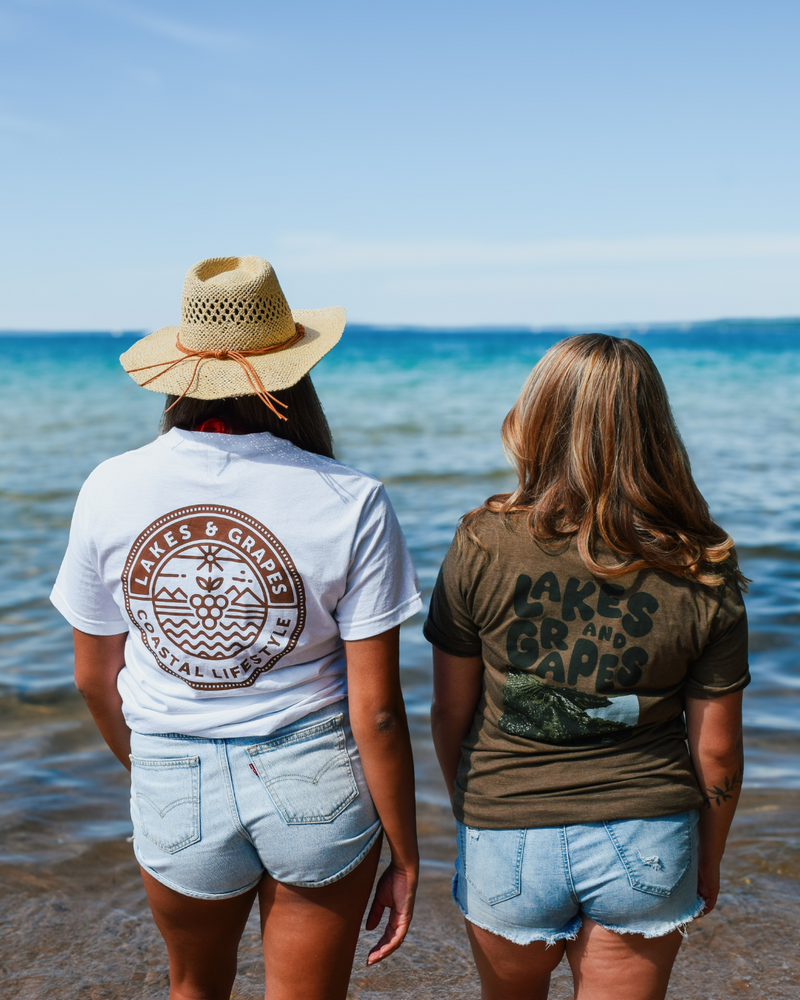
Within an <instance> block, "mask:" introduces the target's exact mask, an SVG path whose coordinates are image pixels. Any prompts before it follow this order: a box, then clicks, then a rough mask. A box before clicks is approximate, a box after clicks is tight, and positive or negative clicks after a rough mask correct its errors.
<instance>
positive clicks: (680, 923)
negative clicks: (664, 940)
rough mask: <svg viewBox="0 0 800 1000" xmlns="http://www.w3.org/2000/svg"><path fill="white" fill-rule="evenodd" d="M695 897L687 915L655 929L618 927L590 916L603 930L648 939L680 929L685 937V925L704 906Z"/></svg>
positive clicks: (695, 917) (699, 899) (700, 913)
mask: <svg viewBox="0 0 800 1000" xmlns="http://www.w3.org/2000/svg"><path fill="white" fill-rule="evenodd" d="M697 898H698V902H697V904H696V906H695V908H694V910H692V912H691V913H690V914H689V916H688V917H681V918H680V920H671V921H669V923H665V924H659V925H658V926H657V927H656V928H655V929H652V928H651V929H649V930H641V929H639V928H637V927H618V926H617V925H616V924H604V923H603V921H602V920H597V919H596V918H595V917H592V920H594V922H595V923H596V924H598V925H599V926H600V927H602V928H603V930H606V931H611V932H612V933H614V934H641V936H642V937H643V938H645V939H646V940H648V941H649V940H651V939H652V938H660V937H666V936H667V934H671V933H672V932H673V931H680V932H681V934H682V935H683V936H684V937H686V934H687V931H686V928H687V926H688V925H689V924H690V923H691V922H692V921H693V920H696V919H697V918H698V917H699V916H701V915H702V913H703V910H704V909H705V906H706V904H705V900H704V899H701V898H700V897H699V896H698V897H697Z"/></svg>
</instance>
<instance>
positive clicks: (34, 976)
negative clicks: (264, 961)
mask: <svg viewBox="0 0 800 1000" xmlns="http://www.w3.org/2000/svg"><path fill="white" fill-rule="evenodd" d="M452 831H453V826H452V821H451V819H450V818H449V816H448V815H447V813H446V811H445V810H444V809H443V808H442V807H441V806H440V805H437V804H433V803H425V802H423V803H421V805H420V810H419V833H420V843H421V846H422V856H423V868H422V883H421V888H420V895H419V904H418V908H417V913H416V917H415V921H414V924H413V927H412V930H411V932H410V935H409V938H408V940H407V942H406V944H405V945H404V946H403V948H402V949H401V950H400V952H399V953H398V954H397V955H395V956H393V957H392V958H391V959H389V960H387V961H386V962H384V963H383V964H382V965H380V966H378V967H377V968H375V969H371V970H369V971H367V970H366V969H365V968H364V967H363V963H364V959H365V956H366V952H367V950H368V948H369V946H370V943H371V942H372V941H374V940H375V939H376V935H375V934H374V933H373V934H366V933H364V934H363V935H362V941H361V944H360V946H359V951H358V956H357V959H356V966H355V970H354V973H353V977H352V983H351V989H350V994H349V996H350V997H352V998H353V1000H356V998H358V1000H368V998H373V997H374V998H386V1000H389V998H392V1000H401V998H403V1000H405V998H411V997H413V998H418V1000H425V998H429V997H430V998H433V997H436V998H453V1000H456V998H477V997H478V996H479V989H478V984H477V980H476V977H475V974H474V971H473V968H472V963H471V960H470V956H469V948H468V946H467V942H466V937H465V935H464V931H463V927H462V922H461V917H460V914H459V912H458V910H457V908H456V906H455V904H453V903H452V901H451V899H450V873H451V870H452V858H453V835H452ZM22 835H23V834H22V831H21V830H19V829H17V831H16V836H17V837H21V836H22ZM69 853H70V856H67V857H62V858H61V859H60V860H55V861H53V862H51V863H19V864H5V865H2V866H0V897H1V898H2V908H1V912H2V918H0V920H1V923H0V995H2V996H3V997H4V998H5V1000H41V998H44V997H62V998H73V997H74V998H86V1000H90V998H91V1000H112V998H113V1000H117V998H120V1000H122V998H124V1000H156V998H163V997H165V996H166V995H167V990H168V980H167V970H166V955H165V951H164V947H163V944H162V943H161V940H160V938H159V936H158V933H157V932H156V930H155V927H154V926H153V923H152V920H151V918H150V914H149V911H148V908H147V903H146V901H145V897H144V892H143V890H142V887H141V882H140V880H139V875H138V870H137V867H136V864H135V862H134V860H133V855H132V850H131V846H130V844H129V843H127V842H126V840H125V839H124V838H123V837H118V838H114V839H111V840H105V841H102V840H101V841H97V842H95V843H92V844H89V845H85V846H84V847H83V848H79V847H78V845H76V844H72V845H71V849H70V852H69ZM798 940H800V792H788V791H780V790H778V791H765V790H746V791H745V793H744V795H743V797H742V805H741V809H740V812H739V814H738V816H737V818H736V823H735V827H734V830H733V834H732V837H731V840H730V846H729V850H728V853H727V855H726V860H725V866H724V872H723V891H722V895H721V896H720V901H719V904H718V907H717V909H716V910H715V912H714V913H712V914H710V915H709V916H708V917H706V918H704V919H703V920H699V921H696V922H695V923H693V924H692V925H691V926H690V928H689V936H688V940H687V941H686V942H685V943H684V945H683V947H682V949H681V952H680V955H679V957H678V961H677V964H676V967H675V972H674V975H673V979H672V984H671V986H670V992H669V994H668V995H669V997H670V998H671V1000H717V998H727V997H764V998H769V1000H784V998H786V1000H796V998H797V997H798V994H799V993H800V985H799V984H800V954H799V953H798V950H797V947H796V943H797V941H798ZM233 996H234V997H235V998H237V1000H256V998H260V997H262V996H263V977H262V973H261V958H260V942H259V939H258V928H257V916H256V913H255V912H254V914H253V915H252V916H251V919H250V923H249V925H248V928H247V931H246V933H245V936H244V939H243V941H242V946H241V951H240V967H239V977H238V979H237V982H236V987H235V989H234V993H233ZM550 996H551V998H552V1000H567V998H569V997H571V996H572V989H571V980H570V976H569V970H568V967H567V966H566V963H565V962H562V964H561V966H559V968H558V969H557V970H556V973H555V975H554V977H553V985H552V988H551V991H550Z"/></svg>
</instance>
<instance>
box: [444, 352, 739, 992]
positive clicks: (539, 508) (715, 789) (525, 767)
mask: <svg viewBox="0 0 800 1000" xmlns="http://www.w3.org/2000/svg"><path fill="white" fill-rule="evenodd" d="M503 444H504V446H505V448H506V452H507V454H508V456H509V458H510V459H511V461H512V462H513V464H514V466H515V469H516V472H517V475H518V480H519V481H518V484H517V488H516V489H515V490H514V491H513V492H512V493H505V494H499V495H497V496H493V497H489V499H488V500H487V501H486V502H485V503H484V504H483V506H481V507H479V508H477V509H476V510H473V511H470V512H469V513H467V514H465V516H464V517H463V518H462V521H461V525H460V527H459V529H458V531H457V533H456V538H455V541H454V542H453V545H452V547H451V549H450V551H449V552H448V554H447V556H446V558H445V561H444V564H443V566H442V570H441V573H440V575H439V579H438V581H437V583H436V586H435V587H434V591H433V594H432V597H431V605H430V612H429V616H428V620H427V622H426V624H425V634H426V636H427V638H428V639H429V640H430V642H431V643H432V644H433V646H434V706H433V711H432V713H431V722H432V726H433V736H434V743H435V745H436V752H437V755H438V757H439V762H440V764H441V767H442V772H443V774H444V776H445V780H446V782H447V785H448V787H449V789H450V792H451V795H452V801H453V810H454V812H455V815H456V819H457V820H458V859H457V861H456V877H455V879H454V882H453V895H454V897H455V899H456V901H457V902H458V904H459V906H460V907H461V910H462V912H463V914H464V916H465V917H466V921H467V931H468V934H469V938H470V944H471V945H472V951H473V954H474V956H475V962H476V964H477V967H478V971H479V973H480V977H481V984H482V992H481V996H482V997H483V998H484V1000H545V998H546V997H547V994H548V987H549V982H550V973H551V972H552V971H553V969H555V967H556V966H557V965H558V963H559V961H560V960H561V959H562V957H563V956H564V955H565V954H566V957H567V959H568V961H569V964H570V966H571V968H572V972H573V976H574V979H575V996H576V997H577V998H579V1000H589V998H591V1000H618V998H624V1000H663V997H664V995H665V993H666V990H667V984H668V981H669V977H670V972H671V970H672V964H673V962H674V961H675V957H676V955H677V952H678V948H679V947H680V943H681V931H682V930H683V929H684V928H685V925H686V924H687V923H688V922H689V921H691V920H692V919H693V918H694V917H697V916H699V915H701V914H702V913H704V912H705V913H707V912H708V911H709V910H711V909H713V907H714V904H715V902H716V898H717V893H718V891H719V867H720V860H721V858H722V853H723V851H724V849H725V839H726V837H727V834H728V829H729V827H730V824H731V820H732V818H733V813H734V810H735V808H736V802H737V799H738V797H739V791H740V787H741V781H742V742H741V741H742V722H741V706H742V689H743V688H744V687H745V685H746V684H747V683H748V681H749V673H748V665H747V620H746V616H745V610H744V605H743V602H742V596H741V587H742V585H743V584H745V582H746V581H745V579H744V577H743V576H742V574H741V572H740V571H739V568H738V564H737V559H736V553H735V550H734V548H733V541H732V539H731V538H730V537H729V536H728V535H727V534H726V532H725V531H723V530H722V528H720V527H719V525H717V524H715V523H714V521H713V520H712V519H711V516H710V515H709V511H708V506H707V504H706V502H705V500H704V499H703V497H702V495H701V494H700V491H699V490H698V488H697V486H696V484H695V482H694V480H693V478H692V474H691V470H690V467H689V461H688V458H687V455H686V451H685V449H684V447H683V444H682V442H681V440H680V436H679V434H678V430H677V427H676V426H675V422H674V419H673V417H672V413H671V410H670V406H669V400H668V399H667V393H666V390H665V388H664V385H663V383H662V381H661V377H660V375H659V374H658V371H657V369H656V367H655V365H654V364H653V362H652V360H651V358H650V356H649V355H648V354H647V352H646V351H645V350H644V349H643V348H642V347H640V346H639V345H638V344H636V343H634V342H632V341H630V340H622V339H619V338H616V337H610V336H604V335H601V334H586V335H581V336H576V337H570V338H568V339H566V340H562V341H561V342H560V343H558V344H556V345H555V346H554V347H552V348H551V349H550V350H549V351H548V352H547V354H545V356H544V357H543V358H542V360H541V361H540V362H539V363H538V364H537V365H536V367H535V368H534V369H533V371H532V372H531V374H530V376H529V378H528V380H527V382H526V383H525V385H524V387H523V389H522V392H521V394H520V396H519V399H518V400H517V402H516V403H515V404H514V406H513V407H512V409H511V411H510V413H509V414H508V416H507V417H506V420H505V423H504V424H503ZM687 742H688V747H687ZM698 811H699V814H698Z"/></svg>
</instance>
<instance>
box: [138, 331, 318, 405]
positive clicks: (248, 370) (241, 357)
mask: <svg viewBox="0 0 800 1000" xmlns="http://www.w3.org/2000/svg"><path fill="white" fill-rule="evenodd" d="M294 326H295V333H294V336H293V337H292V338H291V339H290V340H287V341H286V342H285V343H283V344H273V345H272V346H270V347H262V348H260V349H256V350H253V351H235V350H229V349H227V348H224V349H223V350H220V351H196V350H194V349H193V348H191V347H184V345H183V344H182V343H181V338H180V334H179V335H178V336H177V337H176V338H175V346H176V347H177V348H178V350H179V351H181V352H182V353H183V354H184V357H182V358H176V359H175V360H174V361H156V363H155V364H152V365H142V366H141V367H140V368H128V369H127V370H128V372H141V371H145V370H146V369H148V368H164V370H163V371H160V372H158V373H157V374H155V375H153V376H152V377H151V378H149V379H147V380H146V381H144V382H140V383H139V384H140V385H141V386H146V385H147V384H148V383H149V382H153V381H154V380H155V379H157V378H160V377H161V376H162V375H166V374H167V372H170V371H172V369H173V368H175V367H176V365H180V364H183V362H184V361H189V360H190V359H191V358H196V359H197V360H196V361H195V364H194V370H193V371H192V377H191V378H190V379H189V382H188V384H187V386H186V388H185V389H184V390H183V392H182V393H181V394H180V396H178V398H177V399H176V400H175V402H174V403H172V404H171V405H170V406H168V407H167V409H166V411H165V412H167V413H168V412H169V411H170V410H171V409H172V407H173V406H177V404H178V403H180V401H181V400H182V399H183V397H184V396H185V395H186V393H187V392H188V391H189V389H190V388H191V387H192V385H193V384H194V380H195V378H196V377H197V369H198V368H199V367H200V363H201V362H202V361H205V360H206V359H207V358H213V359H214V360H215V361H235V362H236V363H237V364H238V365H239V366H240V367H241V369H242V371H243V372H244V373H245V376H246V377H247V381H248V382H249V383H250V386H251V388H252V390H253V394H254V395H256V396H258V398H259V399H260V400H261V402H262V403H263V404H264V406H266V407H268V409H270V410H272V412H273V413H274V414H275V416H276V417H277V418H278V419H279V420H287V419H288V418H287V417H286V416H285V415H284V414H283V413H279V412H278V411H277V410H276V409H275V404H277V405H278V406H282V407H283V408H284V409H285V410H287V409H288V406H287V405H286V403H284V402H282V401H281V400H280V399H278V398H277V397H275V396H273V395H272V393H271V392H268V391H267V390H266V389H265V388H264V383H263V382H262V381H261V378H260V376H259V374H258V372H257V371H256V370H255V368H254V367H253V366H252V365H251V364H250V362H249V361H248V360H247V358H248V357H249V356H252V355H260V354H274V353H275V352H276V351H283V350H285V349H286V348H287V347H292V346H293V345H294V344H296V343H297V342H298V340H301V339H302V337H303V336H304V335H305V332H306V328H305V327H304V326H303V324H302V323H295V325H294ZM164 366H166V367H164Z"/></svg>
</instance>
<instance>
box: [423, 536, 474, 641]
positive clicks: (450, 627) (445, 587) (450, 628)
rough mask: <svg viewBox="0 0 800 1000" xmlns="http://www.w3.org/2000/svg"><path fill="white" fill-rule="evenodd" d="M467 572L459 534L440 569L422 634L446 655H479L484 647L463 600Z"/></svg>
mask: <svg viewBox="0 0 800 1000" xmlns="http://www.w3.org/2000/svg"><path fill="white" fill-rule="evenodd" d="M467 544H468V543H467ZM465 570H466V567H465V561H464V553H463V552H462V551H461V547H460V546H459V544H458V536H457V535H456V537H455V538H454V539H453V543H452V545H451V546H450V550H449V552H448V553H447V555H446V556H445V557H444V562H443V563H442V568H441V569H440V570H439V576H438V578H437V580H436V585H435V586H434V588H433V593H432V594H431V603H430V609H429V611H428V618H427V620H426V622H425V625H424V626H423V629H422V631H423V634H424V635H425V638H426V639H427V640H428V642H429V643H431V645H433V646H436V648H437V649H441V650H442V652H444V653H450V654H451V655H452V656H480V655H481V651H482V644H481V638H480V634H479V631H478V626H477V625H476V624H475V622H474V621H473V620H472V616H471V615H470V613H469V609H468V607H467V603H466V600H465V597H464V594H465V588H464V585H463V584H464V577H465V576H467V575H468V573H467V572H465Z"/></svg>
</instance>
